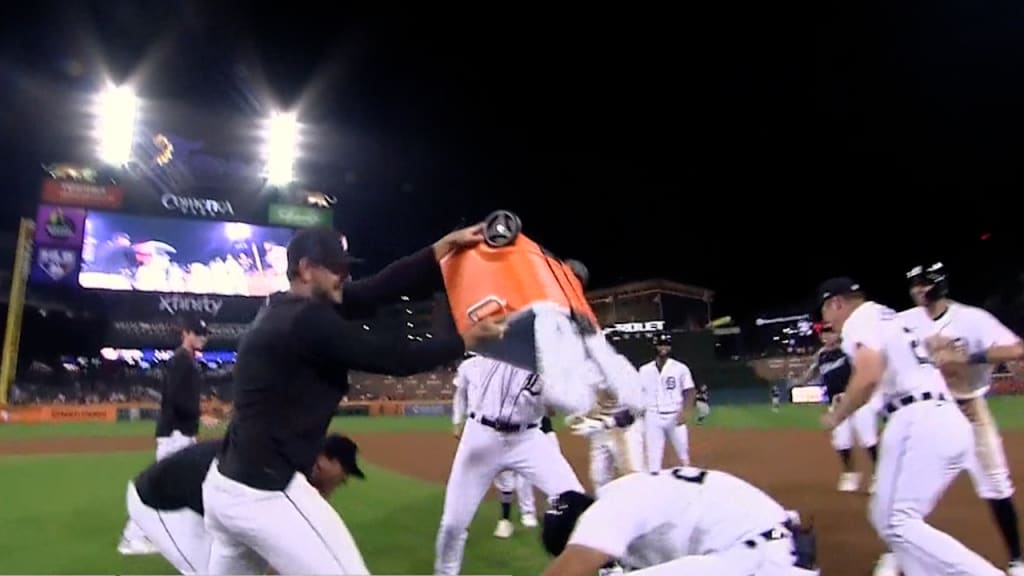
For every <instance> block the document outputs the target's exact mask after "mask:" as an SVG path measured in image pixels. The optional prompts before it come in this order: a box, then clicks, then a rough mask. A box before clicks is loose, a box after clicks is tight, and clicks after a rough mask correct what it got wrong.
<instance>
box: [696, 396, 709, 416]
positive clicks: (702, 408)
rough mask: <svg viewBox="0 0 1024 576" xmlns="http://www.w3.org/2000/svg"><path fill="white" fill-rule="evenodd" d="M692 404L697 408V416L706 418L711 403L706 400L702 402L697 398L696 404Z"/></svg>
mask: <svg viewBox="0 0 1024 576" xmlns="http://www.w3.org/2000/svg"><path fill="white" fill-rule="evenodd" d="M694 406H695V407H696V409H697V417H698V418H701V419H704V418H707V417H708V415H710V414H711V405H710V404H708V403H707V402H702V401H700V400H697V402H696V404H695V405H694Z"/></svg>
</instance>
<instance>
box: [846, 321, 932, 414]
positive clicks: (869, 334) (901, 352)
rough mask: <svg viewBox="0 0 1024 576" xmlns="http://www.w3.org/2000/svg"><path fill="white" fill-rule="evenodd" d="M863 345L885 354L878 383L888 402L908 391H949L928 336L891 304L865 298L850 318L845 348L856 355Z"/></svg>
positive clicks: (847, 325) (847, 322)
mask: <svg viewBox="0 0 1024 576" xmlns="http://www.w3.org/2000/svg"><path fill="white" fill-rule="evenodd" d="M861 347H865V348H869V349H871V350H875V351H877V352H880V353H881V354H882V355H883V356H884V357H885V361H886V368H885V373H884V374H883V375H882V381H881V382H879V383H878V385H879V389H880V390H881V392H880V393H881V394H882V399H883V401H884V402H885V403H888V402H890V401H892V400H896V399H899V398H901V397H903V396H905V395H907V394H921V393H924V392H932V393H938V392H946V391H948V389H947V388H946V381H945V380H944V379H943V378H942V374H941V373H940V372H939V369H938V368H936V367H935V365H934V364H932V363H931V359H930V358H929V356H928V351H927V350H926V349H925V346H924V337H923V336H922V335H920V334H917V333H915V331H914V330H913V329H912V328H911V327H909V326H907V324H906V323H905V322H903V321H902V320H900V318H899V317H898V316H897V314H896V312H895V311H893V310H892V309H891V308H889V307H887V306H882V305H881V304H877V303H875V302H865V303H863V304H861V305H860V307H858V308H857V309H856V310H854V311H853V314H850V317H849V318H847V319H846V322H845V323H844V324H843V334H842V349H843V352H845V353H846V354H847V355H848V356H850V357H851V358H853V357H854V356H855V355H856V353H857V350H858V349H859V348H861Z"/></svg>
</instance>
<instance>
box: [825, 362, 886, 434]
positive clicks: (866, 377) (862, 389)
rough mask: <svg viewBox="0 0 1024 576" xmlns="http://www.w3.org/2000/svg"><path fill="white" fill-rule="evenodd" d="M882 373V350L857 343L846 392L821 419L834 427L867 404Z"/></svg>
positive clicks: (883, 367) (883, 363)
mask: <svg viewBox="0 0 1024 576" xmlns="http://www.w3.org/2000/svg"><path fill="white" fill-rule="evenodd" d="M879 348H881V347H879ZM884 373H885V356H884V355H883V354H882V352H881V351H880V350H879V349H875V348H872V347H871V346H869V345H867V344H858V345H857V348H856V351H855V352H854V355H853V371H852V372H851V374H850V381H849V383H848V384H847V385H846V392H844V393H843V395H842V399H840V400H839V403H838V404H837V405H836V407H835V409H834V410H833V411H832V412H829V413H827V414H825V415H824V416H823V417H822V418H823V419H824V420H823V421H827V422H826V424H827V425H828V427H831V428H834V427H835V426H837V425H839V424H840V423H841V422H842V421H844V420H846V419H847V418H849V417H850V415H851V414H853V413H854V412H856V411H857V409H858V408H860V407H861V406H863V405H865V404H867V402H868V400H870V399H871V395H872V394H874V392H875V388H877V387H878V383H879V382H880V381H881V380H882V375H883V374H884Z"/></svg>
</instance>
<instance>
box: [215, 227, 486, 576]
mask: <svg viewBox="0 0 1024 576" xmlns="http://www.w3.org/2000/svg"><path fill="white" fill-rule="evenodd" d="M481 240H482V226H479V225H478V226H473V227H470V228H466V229H463V230H459V231H456V232H453V233H451V234H449V235H447V236H445V237H444V238H442V239H441V240H439V241H438V242H436V243H435V244H434V245H433V246H431V247H429V248H425V249H423V250H421V251H419V252H417V253H415V254H413V255H412V256H408V257H406V258H403V259H401V260H398V261H397V262H394V263H392V264H391V265H390V266H388V267H387V268H385V269H384V270H382V271H381V272H380V273H378V274H377V275H375V276H372V277H370V278H366V279H364V280H361V281H358V282H345V280H346V279H347V278H348V269H349V265H350V263H351V262H352V259H351V258H350V257H349V254H348V250H347V245H346V243H345V242H344V237H340V236H339V234H338V232H337V231H334V230H331V229H329V228H307V229H304V230H302V231H300V232H298V233H296V235H295V236H294V237H293V238H292V241H291V242H289V244H288V251H287V252H288V269H287V273H288V279H289V281H290V283H291V284H290V289H289V291H288V292H287V293H284V294H279V295H276V296H275V297H271V299H270V302H269V303H268V304H267V306H265V307H264V308H263V309H262V310H261V311H260V313H259V314H258V315H257V317H256V320H255V321H254V322H253V323H252V325H251V326H250V328H249V330H248V332H247V333H246V334H245V336H244V337H243V338H242V341H241V343H240V346H239V350H238V358H237V361H236V364H235V384H234V386H235V388H234V390H235V402H234V413H233V415H232V420H231V424H230V426H229V427H228V432H227V435H226V436H225V438H224V444H223V446H222V448H221V452H220V454H219V455H218V457H217V461H216V462H215V463H214V465H213V466H211V467H210V473H209V475H208V476H207V478H206V481H205V482H204V484H203V501H204V503H205V506H206V526H207V528H208V529H209V530H210V532H211V533H212V534H213V537H214V544H213V550H212V551H211V554H210V563H209V569H208V573H209V574H253V573H256V572H257V571H258V570H259V569H260V568H261V564H260V563H259V562H258V561H257V557H259V558H262V559H264V560H266V561H267V562H268V563H269V564H270V565H271V566H272V567H273V568H274V570H275V571H277V572H278V573H280V574H367V573H368V571H367V568H366V565H365V563H364V562H363V558H362V555H361V554H360V552H359V549H358V548H357V547H356V544H355V542H354V541H353V539H352V536H351V535H350V534H349V531H348V529H347V528H346V527H345V524H344V522H343V521H342V519H341V517H340V516H338V513H337V512H336V511H335V510H334V509H333V508H332V507H331V506H330V505H328V504H327V503H326V502H325V501H324V499H323V498H321V497H320V495H319V494H318V493H317V491H316V489H315V488H314V487H313V486H311V485H310V484H309V482H308V480H307V479H306V477H305V476H304V474H303V471H305V470H307V469H308V468H309V467H310V465H311V464H312V463H313V461H314V460H315V458H316V454H317V450H318V449H319V443H320V440H321V438H323V437H324V434H325V433H326V431H327V427H328V425H329V424H330V421H331V419H332V418H333V417H334V414H335V410H336V409H337V406H338V402H339V401H340V400H341V398H342V396H343V395H344V394H345V393H346V392H347V389H348V371H349V369H353V370H361V371H364V372H374V373H382V374H393V375H406V374H415V373H418V372H423V371H426V370H429V369H431V368H434V367H436V366H439V365H442V364H445V363H448V362H451V361H453V360H455V359H457V358H460V357H462V355H463V354H464V353H465V351H466V349H467V348H473V347H475V346H477V345H478V344H480V343H481V342H483V341H485V340H490V339H495V338H500V337H501V336H502V335H503V334H504V329H505V328H504V324H503V322H502V321H500V320H494V319H490V320H484V321H481V322H480V323H478V324H476V325H475V326H474V328H473V329H472V330H470V331H469V332H467V333H466V334H465V335H464V336H463V337H460V336H458V335H455V334H454V333H452V334H437V335H436V336H435V337H434V338H432V339H429V340H426V341H423V342H417V341H413V340H408V339H407V338H405V336H404V335H401V334H379V333H377V332H373V331H366V330H363V329H362V326H361V323H354V322H350V321H348V320H346V319H345V318H344V317H343V316H345V315H346V314H349V313H351V312H352V311H354V310H359V311H360V312H363V311H365V310H366V309H367V308H368V307H373V306H375V305H376V304H378V303H384V302H390V301H395V300H397V299H398V298H399V297H400V296H401V295H403V294H406V293H409V292H419V291H420V289H422V288H433V287H435V286H441V285H442V280H441V274H440V268H439V266H438V261H439V260H440V259H441V258H443V257H444V256H447V255H448V254H449V253H452V252H454V251H456V250H459V249H464V248H468V247H471V246H475V245H476V244H478V243H479V242H480V241H481Z"/></svg>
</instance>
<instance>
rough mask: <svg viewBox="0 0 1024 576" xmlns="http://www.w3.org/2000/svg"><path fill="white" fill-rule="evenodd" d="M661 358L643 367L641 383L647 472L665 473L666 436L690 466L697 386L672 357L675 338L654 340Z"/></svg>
mask: <svg viewBox="0 0 1024 576" xmlns="http://www.w3.org/2000/svg"><path fill="white" fill-rule="evenodd" d="M654 346H655V349H656V350H657V356H656V357H655V358H654V360H652V361H650V362H648V363H647V364H644V365H643V366H641V367H640V383H641V386H643V390H644V395H645V397H646V403H647V410H646V414H644V428H645V433H644V446H645V447H646V448H647V469H648V470H650V471H652V472H653V471H655V470H661V462H662V459H663V458H664V456H665V437H666V436H668V438H669V441H670V442H671V443H672V446H673V447H674V448H675V450H676V454H677V455H678V456H679V461H680V462H681V463H682V464H683V465H689V463H690V440H689V433H688V431H687V429H686V420H687V418H688V417H689V414H690V412H691V411H692V410H693V403H694V385H693V375H692V374H691V373H690V368H689V367H687V366H686V364H683V363H682V362H680V361H678V360H676V359H675V358H672V357H670V356H669V354H671V353H672V336H671V335H670V334H659V335H658V336H656V337H655V338H654Z"/></svg>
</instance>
